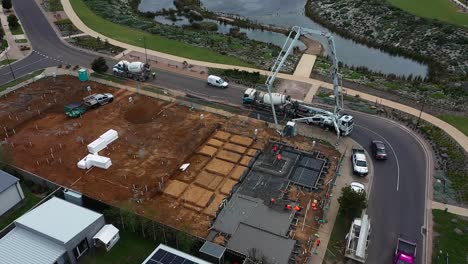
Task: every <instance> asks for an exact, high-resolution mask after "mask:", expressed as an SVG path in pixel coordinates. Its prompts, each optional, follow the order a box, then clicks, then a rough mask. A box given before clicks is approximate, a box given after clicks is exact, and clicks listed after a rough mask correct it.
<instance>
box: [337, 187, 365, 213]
mask: <svg viewBox="0 0 468 264" xmlns="http://www.w3.org/2000/svg"><path fill="white" fill-rule="evenodd" d="M341 191H342V192H341V197H340V198H338V202H339V203H340V214H342V215H343V216H344V217H346V219H348V220H353V219H354V218H356V217H358V216H360V215H361V212H362V210H364V209H365V208H366V207H367V198H366V194H365V193H364V192H356V191H353V189H351V186H346V187H344V188H343V189H342V190H341Z"/></svg>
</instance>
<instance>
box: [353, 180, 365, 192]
mask: <svg viewBox="0 0 468 264" xmlns="http://www.w3.org/2000/svg"><path fill="white" fill-rule="evenodd" d="M351 189H352V190H353V191H355V192H366V187H365V186H364V184H362V183H360V182H352V183H351Z"/></svg>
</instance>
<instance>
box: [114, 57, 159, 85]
mask: <svg viewBox="0 0 468 264" xmlns="http://www.w3.org/2000/svg"><path fill="white" fill-rule="evenodd" d="M112 72H113V73H114V75H116V76H120V77H124V78H130V79H133V80H135V81H140V82H144V81H146V80H148V78H149V76H150V73H151V67H150V65H149V64H146V63H143V62H140V61H134V62H128V61H126V60H121V61H119V62H118V63H117V64H115V65H114V67H113V68H112Z"/></svg>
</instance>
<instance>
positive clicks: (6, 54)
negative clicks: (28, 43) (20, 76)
mask: <svg viewBox="0 0 468 264" xmlns="http://www.w3.org/2000/svg"><path fill="white" fill-rule="evenodd" d="M4 51H5V56H6V58H7V62H8V67H10V72H11V75H12V76H13V80H16V77H15V72H14V71H13V68H12V67H11V63H10V58H8V50H7V49H4Z"/></svg>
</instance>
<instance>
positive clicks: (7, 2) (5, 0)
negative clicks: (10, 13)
mask: <svg viewBox="0 0 468 264" xmlns="http://www.w3.org/2000/svg"><path fill="white" fill-rule="evenodd" d="M2 7H3V8H5V9H7V10H9V9H11V8H12V7H13V5H12V3H11V0H2Z"/></svg>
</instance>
